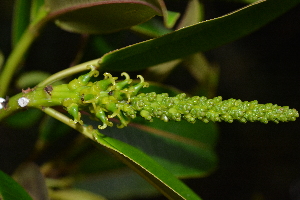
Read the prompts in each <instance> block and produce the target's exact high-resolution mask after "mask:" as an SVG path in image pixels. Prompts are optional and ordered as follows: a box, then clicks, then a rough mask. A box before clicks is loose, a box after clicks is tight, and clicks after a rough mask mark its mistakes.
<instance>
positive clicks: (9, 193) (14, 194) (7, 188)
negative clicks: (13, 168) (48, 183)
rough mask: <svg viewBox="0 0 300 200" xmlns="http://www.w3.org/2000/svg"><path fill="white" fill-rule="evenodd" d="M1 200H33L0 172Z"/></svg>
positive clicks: (13, 181)
mask: <svg viewBox="0 0 300 200" xmlns="http://www.w3.org/2000/svg"><path fill="white" fill-rule="evenodd" d="M0 199H3V200H10V199H22V200H32V198H31V197H30V196H29V195H28V193H27V192H26V191H25V190H24V188H22V187H21V186H20V185H19V184H18V183H17V182H16V181H15V180H14V179H12V178H11V177H10V176H8V175H7V174H5V173H4V172H2V171H0Z"/></svg>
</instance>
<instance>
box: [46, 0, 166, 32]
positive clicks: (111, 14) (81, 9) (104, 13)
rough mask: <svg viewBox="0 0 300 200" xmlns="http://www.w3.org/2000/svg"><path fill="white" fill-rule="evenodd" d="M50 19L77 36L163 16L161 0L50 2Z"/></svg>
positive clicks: (53, 0) (132, 24) (111, 29)
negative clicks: (77, 34) (53, 19)
mask: <svg viewBox="0 0 300 200" xmlns="http://www.w3.org/2000/svg"><path fill="white" fill-rule="evenodd" d="M46 3H47V4H48V5H49V7H50V10H51V11H50V17H51V18H55V22H56V24H57V25H58V26H59V27H61V28H62V29H64V30H67V31H71V32H77V33H89V34H95V33H102V34H103V33H110V32H115V31H119V30H122V29H126V28H130V27H131V26H134V25H137V24H140V23H142V22H145V21H147V20H149V19H151V18H152V17H154V16H155V15H162V8H161V5H160V4H159V1H158V0H151V1H150V0H122V1H111V0H100V1H99V0H92V1H91V0H84V1H82V0H80V1H79V0H72V1H59V0H47V1H46Z"/></svg>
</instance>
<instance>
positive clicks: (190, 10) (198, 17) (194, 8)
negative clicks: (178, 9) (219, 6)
mask: <svg viewBox="0 0 300 200" xmlns="http://www.w3.org/2000/svg"><path fill="white" fill-rule="evenodd" d="M203 20H204V6H203V5H202V3H200V2H199V0H191V1H189V3H188V5H187V8H186V11H185V12H184V15H183V17H182V19H181V21H180V23H179V24H178V26H177V27H178V29H179V28H184V27H187V26H191V25H193V24H196V23H198V22H201V21H203Z"/></svg>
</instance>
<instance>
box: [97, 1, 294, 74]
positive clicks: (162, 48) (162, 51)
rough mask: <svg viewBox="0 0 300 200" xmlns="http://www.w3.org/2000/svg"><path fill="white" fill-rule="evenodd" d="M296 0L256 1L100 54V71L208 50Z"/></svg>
mask: <svg viewBox="0 0 300 200" xmlns="http://www.w3.org/2000/svg"><path fill="white" fill-rule="evenodd" d="M299 2H300V1H299V0H290V1H288V2H287V1H282V0H272V1H259V2H257V3H254V4H251V5H249V6H246V7H244V8H242V9H240V10H238V11H236V12H232V13H230V14H227V15H225V16H222V17H219V18H216V19H213V20H209V21H205V22H201V23H198V24H196V25H194V26H190V27H187V28H184V29H180V30H178V31H175V32H173V33H170V34H167V35H164V36H162V37H160V38H156V39H152V40H148V41H146V42H142V43H139V44H136V45H132V46H130V47H127V48H123V49H120V50H116V51H113V52H110V53H108V54H106V55H104V56H103V57H102V59H101V61H100V65H101V66H102V69H104V70H121V71H132V70H141V69H145V68H147V67H150V66H153V65H156V64H159V63H163V62H167V61H170V60H174V59H177V58H181V57H184V56H187V55H190V54H193V53H196V52H198V51H208V50H210V49H213V48H216V47H218V46H221V45H224V44H226V43H229V42H232V41H234V40H237V39H239V38H241V37H243V36H246V35H248V34H250V33H251V32H253V31H255V30H257V29H259V28H261V27H262V26H264V25H266V24H267V23H269V22H270V21H272V20H274V19H275V18H277V17H279V16H280V15H282V14H283V13H285V12H287V11H288V10H289V9H291V8H292V7H294V6H295V5H297V4H298V3H299Z"/></svg>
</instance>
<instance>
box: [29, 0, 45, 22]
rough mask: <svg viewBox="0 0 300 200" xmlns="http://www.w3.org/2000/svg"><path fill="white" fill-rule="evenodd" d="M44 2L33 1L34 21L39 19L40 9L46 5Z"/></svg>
mask: <svg viewBox="0 0 300 200" xmlns="http://www.w3.org/2000/svg"><path fill="white" fill-rule="evenodd" d="M44 3H45V2H44V0H32V4H31V10H30V18H31V20H34V19H35V18H37V15H38V13H39V10H40V8H41V7H42V6H43V5H44Z"/></svg>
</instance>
